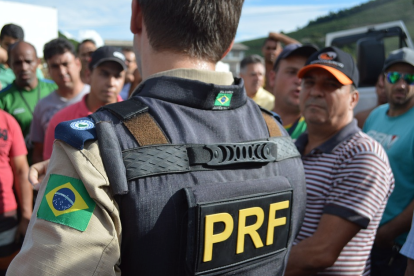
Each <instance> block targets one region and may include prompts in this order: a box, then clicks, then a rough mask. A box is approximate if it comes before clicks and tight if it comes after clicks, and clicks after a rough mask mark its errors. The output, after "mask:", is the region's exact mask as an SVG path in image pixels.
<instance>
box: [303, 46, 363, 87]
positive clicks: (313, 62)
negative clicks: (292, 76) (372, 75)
mask: <svg viewBox="0 0 414 276" xmlns="http://www.w3.org/2000/svg"><path fill="white" fill-rule="evenodd" d="M313 68H322V69H324V70H326V71H328V72H329V73H331V74H332V75H333V76H334V77H335V78H336V79H337V80H338V81H339V82H340V83H342V84H343V85H348V84H354V85H355V86H358V82H359V72H358V68H357V66H356V63H355V61H354V59H353V57H352V56H351V55H350V54H348V53H345V52H344V51H342V50H341V49H339V48H337V47H334V46H331V47H325V48H323V49H322V50H319V51H318V52H316V53H314V54H313V55H311V56H310V57H309V59H308V60H307V61H306V64H305V66H304V67H303V68H302V69H301V70H300V71H299V73H298V77H299V78H303V76H304V75H305V73H306V72H308V71H309V70H311V69H313Z"/></svg>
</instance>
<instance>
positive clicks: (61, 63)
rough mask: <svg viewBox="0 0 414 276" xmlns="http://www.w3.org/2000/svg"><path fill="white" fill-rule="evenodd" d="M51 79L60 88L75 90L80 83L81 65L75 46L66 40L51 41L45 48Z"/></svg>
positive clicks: (44, 55) (44, 54)
mask: <svg viewBox="0 0 414 276" xmlns="http://www.w3.org/2000/svg"><path fill="white" fill-rule="evenodd" d="M43 57H44V59H45V60H46V63H47V67H48V70H49V74H50V77H51V78H52V79H53V81H54V82H55V83H56V84H57V85H58V87H59V88H68V89H73V88H75V85H76V84H77V83H78V82H80V75H79V74H80V70H81V63H80V61H79V59H78V58H77V57H76V54H75V48H74V47H73V44H72V43H71V42H70V41H68V40H67V39H64V38H57V39H53V40H51V41H49V42H48V43H46V44H45V46H44V48H43Z"/></svg>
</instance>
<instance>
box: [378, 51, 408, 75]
mask: <svg viewBox="0 0 414 276" xmlns="http://www.w3.org/2000/svg"><path fill="white" fill-rule="evenodd" d="M395 63H407V64H409V65H411V66H414V50H412V49H410V48H407V47H404V48H401V49H398V50H395V51H392V52H391V53H390V55H389V56H388V58H387V59H386V60H385V63H384V67H383V69H382V71H385V70H387V69H388V68H389V67H390V66H391V65H393V64H395Z"/></svg>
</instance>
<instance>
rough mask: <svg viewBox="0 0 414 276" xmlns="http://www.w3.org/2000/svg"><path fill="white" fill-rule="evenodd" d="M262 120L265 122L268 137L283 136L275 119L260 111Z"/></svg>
mask: <svg viewBox="0 0 414 276" xmlns="http://www.w3.org/2000/svg"><path fill="white" fill-rule="evenodd" d="M262 115H263V119H264V120H265V122H266V125H267V129H268V130H269V135H270V137H280V136H283V134H282V131H281V130H280V127H279V125H278V124H277V123H276V120H275V118H274V117H273V116H272V115H270V114H268V113H266V112H263V111H262Z"/></svg>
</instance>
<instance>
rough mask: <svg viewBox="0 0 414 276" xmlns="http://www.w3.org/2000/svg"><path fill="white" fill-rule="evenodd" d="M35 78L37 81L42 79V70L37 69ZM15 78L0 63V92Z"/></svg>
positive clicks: (10, 71)
mask: <svg viewBox="0 0 414 276" xmlns="http://www.w3.org/2000/svg"><path fill="white" fill-rule="evenodd" d="M36 76H37V78H38V79H44V78H45V77H44V76H43V73H42V70H40V69H39V68H37V70H36ZM15 78H16V77H15V76H14V73H13V70H12V69H10V68H6V66H4V64H1V63H0V91H1V90H2V89H4V88H6V86H7V85H9V84H11V83H12V82H13V81H14V79H15Z"/></svg>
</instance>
